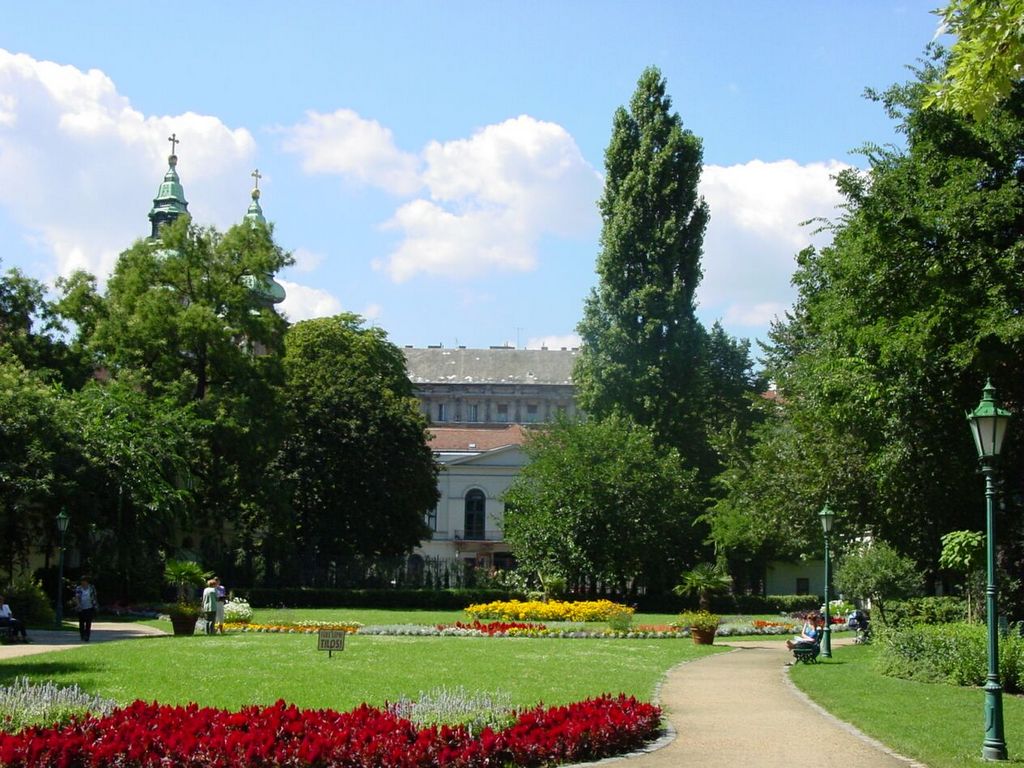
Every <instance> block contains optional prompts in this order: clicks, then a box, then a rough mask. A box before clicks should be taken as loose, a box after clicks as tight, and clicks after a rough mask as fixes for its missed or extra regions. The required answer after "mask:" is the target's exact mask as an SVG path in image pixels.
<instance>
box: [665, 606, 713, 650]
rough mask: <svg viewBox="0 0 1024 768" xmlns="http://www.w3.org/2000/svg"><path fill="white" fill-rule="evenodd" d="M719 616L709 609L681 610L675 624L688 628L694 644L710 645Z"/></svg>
mask: <svg viewBox="0 0 1024 768" xmlns="http://www.w3.org/2000/svg"><path fill="white" fill-rule="evenodd" d="M719 621H721V617H720V616H719V615H718V614H715V613H711V612H710V611H683V612H682V613H681V614H679V621H677V622H676V626H678V627H682V628H683V629H689V630H690V637H691V638H693V642H694V644H696V645H711V644H712V643H714V642H715V630H717V629H718V623H719Z"/></svg>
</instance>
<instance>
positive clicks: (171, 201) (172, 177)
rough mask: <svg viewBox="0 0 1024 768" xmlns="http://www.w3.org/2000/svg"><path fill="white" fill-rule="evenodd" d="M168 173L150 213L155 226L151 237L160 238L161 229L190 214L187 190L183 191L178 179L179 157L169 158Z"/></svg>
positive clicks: (172, 156) (150, 218)
mask: <svg viewBox="0 0 1024 768" xmlns="http://www.w3.org/2000/svg"><path fill="white" fill-rule="evenodd" d="M167 165H168V168H167V173H165V174H164V180H163V182H162V183H161V184H160V189H158V190H157V193H156V197H154V198H153V208H152V209H151V210H150V212H149V220H150V222H152V224H153V231H152V234H151V235H150V237H153V238H157V237H159V236H160V227H162V226H163V225H164V224H169V223H170V222H172V221H174V220H175V219H177V218H178V217H179V216H181V215H182V214H183V213H188V201H187V200H185V190H184V189H182V186H181V179H179V178H178V171H177V165H178V156H177V155H171V156H170V157H168V158H167Z"/></svg>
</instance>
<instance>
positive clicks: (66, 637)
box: [0, 622, 167, 661]
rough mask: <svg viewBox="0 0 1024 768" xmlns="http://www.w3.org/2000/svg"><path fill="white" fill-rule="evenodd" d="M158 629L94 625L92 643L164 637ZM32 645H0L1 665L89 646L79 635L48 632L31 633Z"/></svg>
mask: <svg viewBox="0 0 1024 768" xmlns="http://www.w3.org/2000/svg"><path fill="white" fill-rule="evenodd" d="M164 634H167V633H166V632H161V631H160V630H159V629H156V628H154V627H150V626H149V625H147V624H122V623H118V622H95V623H94V624H93V625H92V638H91V639H90V641H89V642H90V643H109V642H110V641H111V640H126V639H128V638H135V637H150V636H154V635H164ZM28 638H29V640H30V641H31V642H29V643H11V644H10V645H0V661H3V660H4V659H16V658H18V657H19V656H31V655H33V654H36V653H46V652H48V651H64V650H68V649H71V648H80V647H81V646H83V645H88V643H83V642H82V641H81V640H79V639H78V632H77V631H70V632H68V631H59V632H58V631H57V630H46V629H32V630H29V633H28Z"/></svg>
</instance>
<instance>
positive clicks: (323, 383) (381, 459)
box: [274, 314, 438, 584]
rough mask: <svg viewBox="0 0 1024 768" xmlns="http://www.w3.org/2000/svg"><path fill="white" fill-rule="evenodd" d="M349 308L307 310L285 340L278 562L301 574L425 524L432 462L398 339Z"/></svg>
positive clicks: (314, 577)
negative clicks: (312, 315) (318, 314)
mask: <svg viewBox="0 0 1024 768" xmlns="http://www.w3.org/2000/svg"><path fill="white" fill-rule="evenodd" d="M361 324H362V320H361V318H359V317H358V316H356V315H351V314H343V315H337V316H335V317H330V318H321V319H317V320H307V321H304V322H301V323H297V324H296V325H294V326H292V327H291V328H290V329H289V330H288V333H287V336H286V341H285V350H286V351H285V357H284V366H285V389H284V400H283V405H284V409H285V417H286V419H287V424H288V428H287V431H286V434H285V437H284V440H283V442H282V444H281V449H280V451H279V453H278V456H277V457H276V459H275V461H274V471H275V475H276V476H278V477H280V478H281V481H282V487H283V488H284V489H286V491H287V498H288V499H289V501H288V503H287V504H286V509H287V510H288V514H286V515H285V517H284V518H283V520H282V521H279V524H283V525H284V526H285V527H284V528H283V529H282V530H280V531H279V533H280V534H281V535H283V536H285V537H286V540H287V541H289V542H295V549H294V550H293V552H292V554H291V555H290V556H288V555H286V557H287V558H288V560H286V561H285V562H282V563H281V566H280V567H281V568H282V572H287V571H288V569H292V575H293V577H294V576H296V575H297V577H298V578H299V580H300V581H301V583H303V584H315V583H324V580H325V579H326V577H327V574H328V572H329V571H330V570H334V569H338V568H341V567H343V566H344V565H347V564H349V563H351V561H353V560H354V559H357V558H360V557H362V558H372V557H381V556H394V555H400V554H403V553H405V552H408V551H409V550H411V549H412V547H414V546H416V545H417V544H418V543H419V542H420V541H421V540H422V539H424V538H426V537H427V536H428V535H429V534H428V531H427V529H426V526H425V523H424V514H425V513H426V512H427V510H429V509H431V508H432V507H434V506H435V505H436V504H437V500H438V493H437V468H436V465H435V464H434V460H433V455H432V454H431V452H430V449H429V448H428V446H427V433H426V427H427V424H426V420H425V419H424V417H423V416H422V414H421V413H420V411H419V406H418V404H417V402H416V400H415V398H414V397H413V394H412V385H411V383H410V382H409V378H408V376H407V375H406V372H405V358H404V357H403V355H402V352H401V350H400V349H398V348H397V347H396V346H395V345H393V344H391V343H390V342H388V341H387V339H386V337H385V335H384V333H383V331H381V330H380V329H378V328H363V327H362V325H361Z"/></svg>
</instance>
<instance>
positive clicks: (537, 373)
mask: <svg viewBox="0 0 1024 768" xmlns="http://www.w3.org/2000/svg"><path fill="white" fill-rule="evenodd" d="M403 351H404V352H405V362H406V367H407V368H408V370H409V379H410V380H411V381H412V383H413V384H563V385H571V384H572V383H573V381H572V369H573V364H574V363H575V362H576V356H577V355H578V354H579V350H578V349H515V348H512V347H497V348H492V349H464V348H462V347H460V348H457V349H450V348H444V347H429V348H427V349H413V348H412V347H406V348H405V349H404V350H403Z"/></svg>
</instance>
